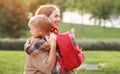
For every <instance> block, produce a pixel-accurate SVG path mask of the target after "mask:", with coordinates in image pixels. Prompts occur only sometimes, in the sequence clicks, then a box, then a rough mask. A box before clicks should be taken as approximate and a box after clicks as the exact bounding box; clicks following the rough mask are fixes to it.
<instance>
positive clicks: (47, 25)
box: [24, 15, 56, 74]
mask: <svg viewBox="0 0 120 74" xmlns="http://www.w3.org/2000/svg"><path fill="white" fill-rule="evenodd" d="M28 27H29V28H30V33H31V35H32V37H30V38H29V39H28V40H27V41H26V43H25V45H24V50H25V51H26V53H27V54H28V55H27V58H26V64H25V71H24V74H51V71H52V70H53V68H54V65H55V61H56V35H54V34H53V33H50V30H51V27H52V24H51V21H50V19H49V18H48V17H47V16H45V15H37V16H34V17H32V18H31V19H30V21H29V23H28ZM47 37H49V39H48V38H47ZM48 44H49V45H48ZM49 49H50V50H49ZM48 50H49V53H48ZM36 54H37V55H36Z"/></svg>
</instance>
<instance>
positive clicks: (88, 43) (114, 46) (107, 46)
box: [78, 39, 120, 51]
mask: <svg viewBox="0 0 120 74" xmlns="http://www.w3.org/2000/svg"><path fill="white" fill-rule="evenodd" d="M78 44H79V45H80V46H81V47H82V48H83V50H108V51H111V50H115V51H120V46H119V45H120V40H114V39H102V40H95V39H89V40H87V39H85V40H79V42H78Z"/></svg>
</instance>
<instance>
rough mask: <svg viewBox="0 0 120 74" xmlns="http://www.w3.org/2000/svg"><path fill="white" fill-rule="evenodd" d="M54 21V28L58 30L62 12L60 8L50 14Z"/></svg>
mask: <svg viewBox="0 0 120 74" xmlns="http://www.w3.org/2000/svg"><path fill="white" fill-rule="evenodd" d="M49 18H50V19H51V21H52V25H53V28H55V29H57V30H58V25H59V24H60V12H59V10H54V11H53V12H52V14H51V15H50V16H49Z"/></svg>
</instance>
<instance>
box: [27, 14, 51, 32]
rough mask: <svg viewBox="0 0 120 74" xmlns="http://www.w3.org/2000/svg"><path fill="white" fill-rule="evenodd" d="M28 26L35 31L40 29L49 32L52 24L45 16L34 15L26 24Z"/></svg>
mask: <svg viewBox="0 0 120 74" xmlns="http://www.w3.org/2000/svg"><path fill="white" fill-rule="evenodd" d="M28 26H32V27H34V28H36V29H38V28H39V29H42V30H44V31H46V32H49V31H50V30H51V28H52V23H51V21H50V19H49V18H48V17H47V16H45V15H36V16H33V17H32V18H31V19H30V21H29V22H28Z"/></svg>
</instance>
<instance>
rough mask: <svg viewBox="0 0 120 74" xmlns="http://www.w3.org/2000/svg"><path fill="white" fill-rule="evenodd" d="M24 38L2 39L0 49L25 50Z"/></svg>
mask: <svg viewBox="0 0 120 74" xmlns="http://www.w3.org/2000/svg"><path fill="white" fill-rule="evenodd" d="M24 44H25V40H24V39H0V49H4V50H24Z"/></svg>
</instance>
